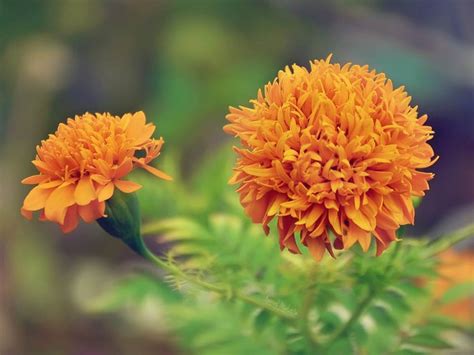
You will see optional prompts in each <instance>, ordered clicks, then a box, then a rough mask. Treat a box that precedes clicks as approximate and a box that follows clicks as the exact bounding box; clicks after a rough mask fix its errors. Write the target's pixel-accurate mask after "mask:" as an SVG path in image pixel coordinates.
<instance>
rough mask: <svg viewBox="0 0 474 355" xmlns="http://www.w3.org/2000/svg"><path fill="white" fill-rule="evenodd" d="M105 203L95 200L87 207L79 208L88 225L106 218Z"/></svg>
mask: <svg viewBox="0 0 474 355" xmlns="http://www.w3.org/2000/svg"><path fill="white" fill-rule="evenodd" d="M104 209H105V202H99V201H98V200H94V201H92V202H91V203H89V204H88V205H87V206H79V208H78V212H79V216H81V218H82V219H83V220H84V222H86V223H91V222H94V221H95V220H96V219H98V218H101V217H103V216H104Z"/></svg>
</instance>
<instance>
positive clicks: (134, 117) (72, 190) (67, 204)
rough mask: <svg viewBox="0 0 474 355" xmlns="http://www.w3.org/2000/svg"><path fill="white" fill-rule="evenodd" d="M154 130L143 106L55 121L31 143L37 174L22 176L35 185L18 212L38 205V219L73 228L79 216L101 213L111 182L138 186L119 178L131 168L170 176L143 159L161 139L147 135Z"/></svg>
mask: <svg viewBox="0 0 474 355" xmlns="http://www.w3.org/2000/svg"><path fill="white" fill-rule="evenodd" d="M154 131H155V125H154V124H152V123H146V118H145V114H144V113H143V112H137V113H134V114H129V113H128V114H125V115H123V116H122V117H118V116H112V115H111V114H109V113H104V114H99V113H98V114H96V115H93V114H90V113H86V114H84V115H82V116H76V117H75V118H74V119H71V118H70V119H68V121H67V124H64V123H61V124H59V127H58V129H57V131H56V133H54V134H50V135H49V137H48V139H46V140H43V141H42V142H41V145H40V146H37V148H36V151H37V155H36V158H35V160H33V161H32V163H33V165H34V166H35V167H36V168H37V170H38V171H39V174H38V175H33V176H30V177H27V178H26V179H23V180H22V183H23V184H30V185H37V186H36V187H34V188H33V189H32V190H31V191H30V192H29V194H28V195H27V196H26V198H25V200H24V202H23V207H22V208H21V212H22V214H23V215H24V216H25V217H26V218H28V219H31V218H32V212H34V211H41V212H40V220H49V221H51V222H56V223H58V224H59V225H60V226H61V229H62V230H63V232H65V233H67V232H70V231H72V230H73V229H74V228H76V226H77V224H78V221H79V217H80V218H82V219H83V220H84V221H85V222H93V221H95V220H96V219H98V218H101V217H104V216H105V214H104V211H105V201H107V200H108V199H110V198H111V197H112V195H113V194H114V190H115V188H117V189H119V190H120V191H122V192H124V193H132V192H134V191H137V190H138V189H140V188H141V185H139V184H137V183H135V182H132V181H127V180H124V178H125V177H126V176H127V174H129V173H130V172H131V171H132V170H133V169H135V168H137V167H139V168H143V169H145V170H147V171H148V172H150V173H152V174H153V175H155V176H157V177H159V178H162V179H165V180H171V177H170V176H168V175H166V174H165V173H163V172H162V171H160V170H158V169H156V168H154V167H152V166H150V165H149V164H150V162H151V161H152V160H153V159H155V158H156V157H158V156H159V155H160V149H161V146H162V145H163V143H164V141H163V138H159V139H153V138H151V136H152V134H153V132H154Z"/></svg>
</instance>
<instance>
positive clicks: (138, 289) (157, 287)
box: [86, 274, 181, 312]
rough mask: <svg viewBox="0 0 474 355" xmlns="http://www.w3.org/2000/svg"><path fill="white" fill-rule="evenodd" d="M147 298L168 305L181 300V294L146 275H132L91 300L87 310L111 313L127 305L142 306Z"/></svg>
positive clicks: (118, 281)
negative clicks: (152, 298) (155, 299)
mask: <svg viewBox="0 0 474 355" xmlns="http://www.w3.org/2000/svg"><path fill="white" fill-rule="evenodd" d="M147 297H154V298H157V299H161V300H162V301H164V302H166V303H169V302H176V301H178V300H179V299H180V298H181V296H180V294H179V293H176V292H174V291H172V290H171V289H170V288H169V287H168V286H167V285H166V284H165V283H164V282H161V281H160V280H158V279H156V278H153V277H151V276H148V275H146V274H143V275H132V276H127V277H126V278H123V279H119V280H117V281H116V283H115V285H113V286H112V287H109V288H108V289H106V290H105V291H104V292H103V293H102V294H99V295H98V296H96V297H95V298H94V299H93V300H90V302H89V303H88V304H86V308H87V309H89V310H90V311H94V312H109V311H113V310H117V309H120V308H122V307H123V306H125V305H127V304H140V303H141V302H142V301H143V300H145V299H146V298H147Z"/></svg>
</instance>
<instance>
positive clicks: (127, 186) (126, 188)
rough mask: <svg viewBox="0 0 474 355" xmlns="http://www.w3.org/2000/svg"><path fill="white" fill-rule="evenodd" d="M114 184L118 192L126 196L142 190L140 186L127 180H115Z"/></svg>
mask: <svg viewBox="0 0 474 355" xmlns="http://www.w3.org/2000/svg"><path fill="white" fill-rule="evenodd" d="M114 184H115V187H117V188H118V189H119V190H120V191H122V192H125V193H128V194H129V193H132V192H135V191H137V190H140V189H141V188H142V185H140V184H137V183H135V182H133V181H128V180H115V181H114Z"/></svg>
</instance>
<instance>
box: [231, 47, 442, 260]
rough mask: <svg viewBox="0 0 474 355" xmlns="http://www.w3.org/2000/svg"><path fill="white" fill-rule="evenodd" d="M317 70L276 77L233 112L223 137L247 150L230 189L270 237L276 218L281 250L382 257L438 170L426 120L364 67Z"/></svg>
mask: <svg viewBox="0 0 474 355" xmlns="http://www.w3.org/2000/svg"><path fill="white" fill-rule="evenodd" d="M330 59H331V56H329V57H328V58H327V59H326V60H320V61H317V60H316V61H313V62H311V63H310V69H309V70H308V69H306V68H304V67H300V66H298V65H296V64H294V65H293V66H292V68H291V69H290V68H289V67H286V68H285V70H283V71H280V72H279V73H278V77H277V78H276V79H275V80H274V81H273V83H268V84H267V85H266V86H265V89H264V91H263V92H262V91H261V90H259V91H258V96H257V99H256V100H251V101H250V103H251V104H252V106H251V107H243V106H239V108H234V107H230V113H229V114H228V115H227V116H226V118H227V120H228V121H230V124H228V125H226V126H225V127H224V131H225V132H227V133H229V134H232V135H234V136H237V137H239V138H240V141H241V144H242V145H243V147H242V148H234V149H235V152H236V153H237V155H238V161H237V163H236V166H235V169H234V174H233V176H232V178H231V180H230V181H229V182H230V183H231V184H238V185H239V188H238V190H237V191H238V192H239V194H240V201H241V204H242V205H243V206H244V208H245V211H246V213H247V214H248V215H249V216H250V217H251V219H252V221H253V222H255V223H261V224H262V225H263V228H264V230H265V232H266V234H268V233H269V227H268V224H269V222H270V221H271V220H272V219H273V218H274V217H276V218H277V219H278V221H277V226H278V232H279V239H280V247H281V249H284V248H288V249H289V250H290V251H291V252H293V253H299V252H300V250H299V248H298V246H297V243H296V241H295V235H299V237H300V238H301V239H300V240H301V243H302V244H303V245H305V246H306V247H308V248H309V250H310V252H311V254H312V255H313V257H314V258H315V259H317V260H319V259H321V258H322V256H323V254H324V253H325V251H326V250H327V251H328V252H329V253H330V254H331V255H333V256H334V254H333V250H332V247H334V248H336V249H348V248H350V247H351V246H352V245H353V244H354V243H356V242H358V243H359V244H360V245H361V247H362V249H363V250H364V251H367V250H368V249H369V246H370V243H371V239H372V235H374V236H375V242H376V244H377V255H380V253H382V251H383V250H384V249H386V248H387V247H388V245H389V244H390V243H391V242H392V241H394V240H396V235H395V231H396V230H397V229H398V228H399V226H400V225H404V224H408V223H411V224H413V222H414V215H415V212H414V208H413V204H412V201H411V197H412V196H423V195H424V191H425V190H427V189H428V188H429V186H428V180H430V179H431V178H432V177H433V174H431V173H427V172H421V171H419V169H422V168H426V167H429V166H431V165H432V164H433V163H434V162H435V160H436V159H435V160H432V157H433V155H434V153H433V150H432V148H431V146H430V145H429V144H428V143H427V141H428V140H430V139H431V138H432V135H433V131H432V129H431V127H429V126H425V125H424V123H425V122H426V120H427V115H422V116H420V117H419V116H418V108H417V106H415V107H412V106H410V100H411V97H410V96H408V94H407V93H406V92H405V89H404V87H403V86H402V87H399V88H397V89H394V88H393V85H392V82H391V81H390V80H389V79H387V78H386V76H385V75H384V74H383V73H376V71H375V70H370V69H369V67H368V66H367V65H365V66H359V65H352V64H351V63H348V64H345V65H343V66H341V65H339V64H332V63H330Z"/></svg>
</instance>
